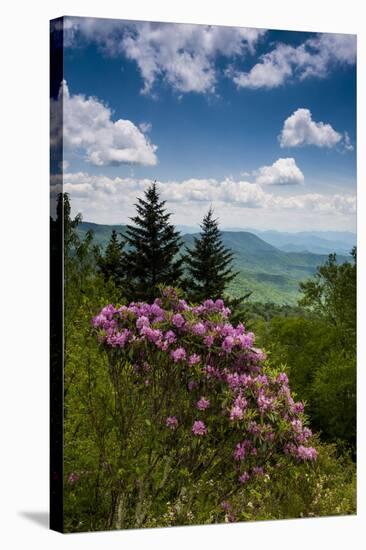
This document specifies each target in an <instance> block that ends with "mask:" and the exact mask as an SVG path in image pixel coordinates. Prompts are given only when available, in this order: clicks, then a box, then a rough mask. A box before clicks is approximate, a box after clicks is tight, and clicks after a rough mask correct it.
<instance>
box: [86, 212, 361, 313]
mask: <svg viewBox="0 0 366 550" xmlns="http://www.w3.org/2000/svg"><path fill="white" fill-rule="evenodd" d="M113 229H115V230H116V231H117V232H118V233H120V234H122V235H123V233H124V232H125V230H126V226H125V225H103V224H96V223H92V222H82V223H81V224H80V225H79V227H78V232H79V234H80V236H84V235H85V234H86V232H87V231H89V230H92V231H93V232H94V240H95V242H96V244H98V245H100V246H101V247H103V248H104V247H105V246H106V244H107V242H108V240H109V238H110V235H111V232H112V230H113ZM178 229H181V228H180V227H178ZM197 233H198V232H197V230H196V234H197ZM324 233H325V235H326V237H328V238H326V237H325V235H324V237H322V236H321V235H323V232H301V233H281V232H279V231H265V232H261V237H260V236H258V235H256V234H254V231H253V232H250V231H243V230H238V231H234V230H232V229H231V230H230V231H227V230H224V231H222V233H221V234H222V240H223V242H224V244H225V246H226V247H227V248H230V249H231V250H233V252H234V255H235V256H234V262H235V267H236V269H237V270H238V271H239V275H238V276H237V277H236V279H234V281H233V282H232V283H231V285H230V286H229V289H228V293H229V294H231V295H233V296H241V295H243V294H245V293H246V292H248V291H251V292H252V295H251V300H253V301H259V302H268V301H272V302H275V303H278V304H295V303H296V302H297V300H298V298H299V292H298V285H299V282H300V281H303V280H305V279H308V278H309V277H311V276H312V275H313V274H314V272H315V270H316V268H317V266H319V265H321V264H322V263H324V261H325V260H326V259H327V256H328V254H329V253H331V252H337V254H338V259H339V261H341V262H342V261H346V259H347V255H348V254H349V252H350V250H351V248H352V246H353V244H355V242H356V237H355V235H354V234H353V233H346V232H339V233H338V232H324ZM194 237H195V234H194V233H188V232H187V233H185V234H182V240H183V243H184V245H185V246H187V247H190V246H192V244H193V242H194ZM269 240H272V243H274V242H277V243H278V244H279V247H277V246H274V244H271V243H269V242H268V241H269ZM291 246H293V247H295V249H294V250H290V251H287V250H286V247H291ZM297 246H298V247H301V246H303V250H301V251H298V250H296V247H297ZM305 247H306V249H305ZM310 248H312V249H313V250H314V249H316V250H324V253H323V254H320V253H317V252H314V251H310V250H309V249H310ZM340 251H341V254H339V252H340Z"/></svg>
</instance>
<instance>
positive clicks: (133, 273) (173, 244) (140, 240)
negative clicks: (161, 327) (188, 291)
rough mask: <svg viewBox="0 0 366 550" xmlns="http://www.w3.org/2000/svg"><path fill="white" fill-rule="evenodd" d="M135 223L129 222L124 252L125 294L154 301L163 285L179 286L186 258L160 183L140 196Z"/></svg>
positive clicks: (133, 298)
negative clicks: (167, 209) (182, 252)
mask: <svg viewBox="0 0 366 550" xmlns="http://www.w3.org/2000/svg"><path fill="white" fill-rule="evenodd" d="M136 210H137V215H136V216H135V217H133V218H132V221H133V223H134V225H133V226H132V225H128V226H127V230H126V234H125V240H126V242H127V245H128V248H127V250H126V252H125V254H124V268H125V277H126V288H125V294H126V296H127V299H128V300H129V301H132V300H135V301H137V300H146V301H152V300H153V299H154V298H156V297H157V296H158V294H159V291H158V287H159V285H160V284H166V285H176V286H179V281H180V278H181V275H182V263H183V258H182V257H177V255H178V252H179V249H180V245H181V242H180V235H179V233H178V232H177V231H176V230H175V228H174V226H173V225H172V224H171V223H169V218H170V216H171V214H169V213H167V212H166V210H165V201H161V200H160V198H159V193H158V189H157V186H156V183H153V184H152V185H151V186H150V187H149V188H148V189H147V190H146V191H145V198H144V199H141V198H139V199H138V202H137V204H136Z"/></svg>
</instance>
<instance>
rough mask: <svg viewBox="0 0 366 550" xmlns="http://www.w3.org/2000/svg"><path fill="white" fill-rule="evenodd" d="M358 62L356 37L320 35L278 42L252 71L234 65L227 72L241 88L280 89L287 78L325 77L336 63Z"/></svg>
mask: <svg viewBox="0 0 366 550" xmlns="http://www.w3.org/2000/svg"><path fill="white" fill-rule="evenodd" d="M355 62H356V36H354V35H350V34H320V35H318V36H316V37H315V38H309V39H308V40H306V41H305V42H303V43H302V44H300V45H299V46H296V47H295V46H290V45H286V44H282V43H279V44H277V45H276V47H275V48H274V49H273V50H271V51H270V52H268V53H265V54H263V55H262V56H261V57H260V58H259V62H258V63H257V64H255V65H254V66H253V67H252V68H251V69H250V71H248V72H243V71H238V70H235V69H234V68H231V69H230V70H229V71H228V72H227V74H228V76H231V78H232V79H233V81H234V82H235V84H236V85H237V87H238V88H254V89H256V88H277V87H278V86H281V85H282V84H284V83H285V82H286V81H287V80H288V79H294V80H304V79H306V78H309V77H318V78H321V77H325V76H327V74H328V73H329V72H330V71H331V69H332V68H333V67H334V66H336V65H353V64H354V63H355Z"/></svg>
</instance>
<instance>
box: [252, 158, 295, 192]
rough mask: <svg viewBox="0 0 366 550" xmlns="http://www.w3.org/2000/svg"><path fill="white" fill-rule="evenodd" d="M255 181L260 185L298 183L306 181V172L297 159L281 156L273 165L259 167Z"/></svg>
mask: <svg viewBox="0 0 366 550" xmlns="http://www.w3.org/2000/svg"><path fill="white" fill-rule="evenodd" d="M255 182H256V183H257V184H259V185H298V184H300V183H304V174H303V173H302V172H301V170H300V168H299V167H298V166H297V164H296V162H295V159H293V158H280V159H278V160H276V162H274V163H273V164H272V165H271V166H262V167H261V168H259V170H257V171H256V180H255Z"/></svg>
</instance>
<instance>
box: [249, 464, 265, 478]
mask: <svg viewBox="0 0 366 550" xmlns="http://www.w3.org/2000/svg"><path fill="white" fill-rule="evenodd" d="M252 472H253V475H255V476H263V475H264V470H263V468H262V466H254V468H253V469H252Z"/></svg>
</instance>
